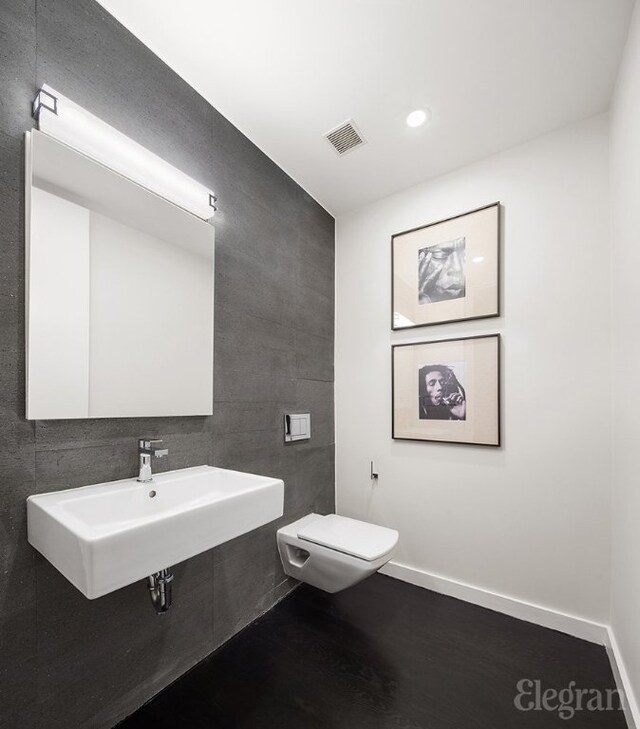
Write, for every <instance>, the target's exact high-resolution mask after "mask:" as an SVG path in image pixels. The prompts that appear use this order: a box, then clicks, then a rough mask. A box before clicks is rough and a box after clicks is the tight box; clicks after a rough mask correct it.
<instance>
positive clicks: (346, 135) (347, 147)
mask: <svg viewBox="0 0 640 729" xmlns="http://www.w3.org/2000/svg"><path fill="white" fill-rule="evenodd" d="M324 136H325V137H326V138H327V139H328V140H329V142H330V144H331V146H332V147H333V148H334V149H335V150H336V152H337V153H338V154H339V155H343V154H346V153H347V152H351V150H353V149H355V148H356V147H360V146H362V145H363V144H364V143H365V140H364V137H363V136H362V134H360V132H359V131H358V129H357V128H356V125H355V123H354V122H353V120H352V119H348V120H347V121H346V122H343V123H342V124H340V126H337V127H336V128H335V129H332V130H331V131H329V132H327V133H326V134H325V135H324Z"/></svg>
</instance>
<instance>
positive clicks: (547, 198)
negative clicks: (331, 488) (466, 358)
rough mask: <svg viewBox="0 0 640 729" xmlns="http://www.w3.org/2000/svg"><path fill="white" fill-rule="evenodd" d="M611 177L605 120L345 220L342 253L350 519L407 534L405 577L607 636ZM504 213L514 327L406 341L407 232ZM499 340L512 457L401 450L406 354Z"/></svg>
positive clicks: (340, 417) (340, 345)
mask: <svg viewBox="0 0 640 729" xmlns="http://www.w3.org/2000/svg"><path fill="white" fill-rule="evenodd" d="M427 133H428V132H427ZM608 166H609V148H608V119H607V117H606V116H600V117H596V118H593V119H590V120H587V121H585V122H582V123H580V124H578V125H575V126H572V127H570V128H567V129H564V130H561V131H559V132H556V133H553V134H550V135H547V136H545V137H542V138H539V139H537V140H534V141H533V142H530V143H528V144H526V145H522V146H519V147H517V148H514V149H511V150H509V151H507V152H505V153H502V154H500V155H496V156H493V157H491V158H488V159H486V160H484V161H482V162H479V163H476V164H474V165H471V166H468V167H465V168H463V169H461V170H459V171H456V172H454V173H452V174H449V175H447V176H445V177H441V178H439V179H437V180H434V181H431V182H428V183H425V184H422V185H419V186H417V187H414V188H411V189H409V190H406V191H404V192H402V193H400V194H397V195H394V196H392V197H389V198H386V199H384V200H382V201H380V202H378V203H376V204H375V205H369V206H367V207H365V208H362V209H359V210H357V211H355V212H352V213H350V214H347V215H344V216H343V217H341V218H339V219H338V221H337V241H336V259H337V260H336V287H337V300H336V306H337V314H336V317H337V323H336V426H337V438H336V440H337V468H336V476H337V506H338V512H339V513H341V514H344V515H347V516H353V517H356V518H361V519H365V520H368V521H372V522H375V523H379V524H384V525H387V526H390V527H395V528H397V529H399V531H400V534H401V541H400V545H399V550H398V553H397V556H396V560H397V561H399V562H402V563H405V564H407V565H410V566H413V567H416V568H418V569H421V570H424V571H426V572H430V573H436V574H439V575H442V576H445V577H447V578H451V579H455V580H459V581H462V582H466V583H469V584H471V585H476V586H479V587H481V588H484V589H487V590H492V591H497V592H500V593H503V594H505V595H508V596H511V597H514V598H518V599H524V600H527V601H530V602H534V603H538V604H540V605H542V606H547V607H550V608H554V609H558V610H561V611H565V612H568V613H572V614H574V615H578V616H582V617H585V618H588V619H591V620H595V621H602V622H606V621H607V618H608V609H609V576H610V575H609V572H610V569H609V568H610V521H609V513H610V506H611V505H610V475H611V472H610V469H611V461H610V441H611V390H612V388H611V384H612V383H611V377H610V371H609V363H610V346H611V342H610V334H609V324H610V296H611V290H610V269H609V266H610V259H609V233H610V231H609V193H608ZM496 200H500V201H501V202H502V204H503V206H504V252H503V272H504V307H503V311H504V315H503V316H502V317H500V318H495V319H488V320H484V321H475V322H466V323H457V324H444V325H438V326H435V327H426V328H424V329H421V330H413V331H405V332H395V333H392V332H391V331H390V329H389V320H390V236H391V234H393V233H396V232H399V231H402V230H406V229H409V228H412V227H414V226H418V225H421V224H424V223H428V222H431V221H436V220H439V219H442V218H446V217H449V216H451V215H454V214H457V213H461V212H464V211H466V210H470V209H472V208H477V207H479V206H481V205H485V204H488V203H492V202H495V201H496ZM637 207H640V206H637ZM629 275H632V272H630V273H629ZM491 332H501V333H502V335H503V352H504V357H503V367H502V372H503V411H502V417H503V420H502V422H503V443H504V444H503V447H502V448H500V449H492V448H486V447H485V448H481V447H472V446H463V445H444V444H436V443H412V442H402V441H392V440H391V436H390V433H391V395H390V382H391V372H390V369H391V368H390V347H391V344H392V343H398V342H405V341H410V340H412V339H413V340H424V339H440V338H443V337H456V336H465V335H469V334H473V333H491ZM636 451H638V449H636ZM371 458H374V459H375V461H376V465H377V467H378V470H379V472H380V479H379V482H378V484H377V485H375V486H373V487H372V486H371V484H370V481H369V460H370V459H371Z"/></svg>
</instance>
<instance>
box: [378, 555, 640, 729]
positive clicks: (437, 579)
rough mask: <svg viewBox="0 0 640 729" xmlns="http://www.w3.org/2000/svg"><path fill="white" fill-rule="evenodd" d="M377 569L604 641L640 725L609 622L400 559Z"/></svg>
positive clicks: (632, 720) (634, 723)
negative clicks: (469, 582) (503, 593)
mask: <svg viewBox="0 0 640 729" xmlns="http://www.w3.org/2000/svg"><path fill="white" fill-rule="evenodd" d="M380 572H381V573H382V574H384V575H387V576H389V577H394V578H395V579H397V580H402V581H403V582H409V583H411V584H412V585H417V586H418V587H424V588H426V589H427V590H433V591H434V592H439V593H440V594H442V595H449V596H450V597H455V598H457V599H458V600H464V601H465V602H470V603H473V604H474V605H480V606H481V607H485V608H488V609H489V610H495V611H496V612H499V613H504V614H505V615H510V616H511V617H513V618H518V619H520V620H525V621H526V622H528V623H535V624H536V625H542V626H543V627H545V628H551V629H552V630H559V631H560V632H561V633H567V634H569V635H573V636H575V637H576V638H582V640H588V641H589V642H591V643H598V644H599V645H604V646H605V647H606V649H607V654H608V656H609V661H610V663H611V670H612V672H613V677H614V679H615V682H616V686H617V688H618V690H619V691H620V693H621V694H623V695H624V697H625V699H626V700H625V702H624V713H625V718H626V720H627V724H628V725H629V729H640V710H639V707H638V702H637V701H636V697H635V694H634V692H633V687H632V686H631V682H630V681H629V675H628V673H627V670H626V668H625V665H624V661H623V660H622V654H621V653H620V649H619V647H618V644H617V642H616V639H615V635H614V634H613V631H612V630H611V628H610V627H609V626H608V625H603V624H602V623H595V622H593V621H592V620H587V619H586V618H581V617H579V616H577V615H570V614H568V613H564V612H561V611H560V610H554V609H553V608H548V607H544V606H542V605H536V604H534V603H531V602H526V601H525V600H518V599H516V598H513V597H509V596H508V595H501V594H500V593H498V592H492V591H491V590H485V589H483V588H482V587H476V586H474V585H468V584H466V583H465V582H459V581H458V580H452V579H450V578H449V577H442V576H441V575H435V574H432V573H430V572H424V571H423V570H419V569H417V568H416V567H410V566H409V565H406V564H401V563H400V562H394V561H391V562H388V563H387V564H386V565H385V566H384V567H383V568H382V569H381V570H380Z"/></svg>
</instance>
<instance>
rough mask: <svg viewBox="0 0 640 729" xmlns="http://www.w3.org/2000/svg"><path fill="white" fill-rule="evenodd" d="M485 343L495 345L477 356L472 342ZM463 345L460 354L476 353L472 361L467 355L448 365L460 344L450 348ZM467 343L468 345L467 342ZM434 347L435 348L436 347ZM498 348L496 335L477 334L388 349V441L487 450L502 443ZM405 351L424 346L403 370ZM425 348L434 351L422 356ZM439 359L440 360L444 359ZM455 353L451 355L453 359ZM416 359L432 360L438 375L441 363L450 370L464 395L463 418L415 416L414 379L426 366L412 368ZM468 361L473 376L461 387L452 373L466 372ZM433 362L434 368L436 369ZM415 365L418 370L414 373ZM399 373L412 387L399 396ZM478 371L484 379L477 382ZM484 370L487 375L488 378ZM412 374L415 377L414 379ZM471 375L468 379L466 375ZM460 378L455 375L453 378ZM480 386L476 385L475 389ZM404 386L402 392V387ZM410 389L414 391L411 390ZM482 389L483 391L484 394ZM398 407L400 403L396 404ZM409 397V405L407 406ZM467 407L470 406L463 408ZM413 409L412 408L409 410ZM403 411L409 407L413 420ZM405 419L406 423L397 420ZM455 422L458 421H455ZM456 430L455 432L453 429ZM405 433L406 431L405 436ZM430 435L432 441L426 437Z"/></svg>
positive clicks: (499, 339) (499, 341) (417, 397)
mask: <svg viewBox="0 0 640 729" xmlns="http://www.w3.org/2000/svg"><path fill="white" fill-rule="evenodd" d="M489 340H494V342H493V343H494V345H495V347H493V348H492V347H488V348H487V347H483V348H484V349H485V350H486V351H485V352H484V353H482V356H479V354H480V353H479V351H478V350H479V349H480V347H479V345H477V344H476V345H475V347H474V346H473V345H472V344H471V343H474V342H475V343H478V342H483V343H487V344H488V343H489ZM460 342H464V343H465V344H464V345H463V346H462V349H463V350H465V351H466V350H467V349H469V352H471V350H473V349H475V350H476V351H475V352H474V357H473V358H472V357H468V358H465V359H463V360H459V361H457V362H456V363H455V365H451V361H450V359H451V356H452V355H453V352H456V351H457V352H459V351H460V346H459V345H457V344H456V345H455V346H453V345H454V343H460ZM467 343H468V344H467ZM436 345H440V346H439V347H438V346H436ZM501 347H502V337H501V335H500V334H498V333H495V334H482V335H477V336H468V337H453V338H449V339H435V340H430V341H420V342H406V343H402V344H394V345H392V347H391V437H392V439H393V440H408V441H418V442H436V443H453V444H457V445H478V446H487V447H497V448H499V447H501V445H502V425H501V411H502V403H501V388H502V384H501ZM407 348H414V350H415V349H416V348H424V350H425V351H424V354H423V353H421V356H420V357H416V356H415V352H414V353H412V354H414V359H413V362H412V363H411V365H410V366H407V362H403V363H399V362H398V353H400V352H401V351H402V352H406V351H408V350H407ZM429 348H432V349H433V352H432V353H430V354H427V352H426V350H428V349H429ZM447 351H449V352H450V354H449V355H448V358H449V363H447V355H446V352H447ZM443 355H444V356H443ZM459 356H460V355H459V354H456V355H455V358H456V359H457V358H458V357H459ZM421 359H425V360H428V359H430V360H431V365H432V366H433V369H431V370H430V371H431V372H435V371H437V370H438V369H439V368H440V369H441V368H442V365H444V366H445V368H446V369H450V370H451V371H452V372H454V380H455V384H456V385H458V387H460V389H461V390H462V394H463V395H464V404H465V417H463V418H460V417H455V418H449V419H445V418H443V417H435V418H433V419H430V418H429V417H428V416H424V417H423V416H422V415H421V414H420V412H419V409H420V408H421V405H420V401H421V397H420V384H419V378H420V375H421V372H422V370H423V369H424V368H425V367H426V366H428V363H427V365H422V366H420V365H416V362H419V361H420V360H421ZM471 360H473V365H472V366H474V367H475V368H476V370H478V368H479V371H476V372H473V371H470V372H467V377H466V378H465V380H464V381H463V382H462V383H460V382H458V380H457V379H456V376H455V370H456V367H459V366H460V365H463V369H464V368H466V363H467V362H468V361H471ZM483 360H484V361H483ZM436 363H437V366H436ZM416 366H417V367H418V370H417V371H416ZM400 369H403V373H402V374H403V376H404V377H409V378H413V384H411V382H409V383H408V384H404V385H403V394H402V397H401V398H399V396H398V392H397V390H398V389H399V388H398V377H399V375H398V372H399V370H400ZM483 370H484V371H485V375H484V376H485V381H484V382H483V381H482V377H483V374H482V373H483ZM486 371H488V372H489V376H488V377H487V375H486ZM416 374H417V375H418V377H416ZM469 375H470V376H469ZM458 376H459V375H458ZM470 383H474V384H473V387H474V390H475V391H473V392H471V396H470V393H469V390H468V386H469V384H470ZM478 383H479V387H477V388H476V385H477V384H478ZM407 387H408V388H409V390H408V392H409V394H407V391H406V388H407ZM413 388H415V391H414V390H413ZM483 390H484V391H483ZM400 399H401V400H402V403H401V404H400V405H399V400H400ZM412 399H413V404H412ZM483 401H488V405H489V409H490V412H488V413H486V414H485V417H486V418H487V419H488V422H487V423H485V424H484V426H483V423H482V422H481V421H480V420H479V418H480V417H481V414H480V413H479V410H480V405H481V404H482V403H483ZM468 405H471V407H470V408H468ZM414 406H415V407H414ZM400 407H401V408H402V418H401V417H400V411H399V408H400ZM407 409H409V410H410V409H414V415H415V417H413V416H411V415H410V414H409V413H408V411H407ZM402 419H404V421H405V422H402ZM456 421H457V422H456ZM460 421H464V423H463V424H462V426H463V427H460ZM482 427H484V431H483V432H485V431H486V433H487V435H486V437H484V438H477V437H476V438H465V436H467V435H468V433H469V432H470V431H474V432H478V430H480V429H482ZM456 428H457V430H456ZM407 433H411V434H410V435H407ZM456 433H457V434H458V435H459V436H460V437H457V438H454V437H448V436H451V434H456ZM429 435H431V437H428V436H429Z"/></svg>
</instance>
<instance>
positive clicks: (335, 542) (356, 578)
mask: <svg viewBox="0 0 640 729" xmlns="http://www.w3.org/2000/svg"><path fill="white" fill-rule="evenodd" d="M277 539H278V550H279V551H280V559H281V560H282V566H283V567H284V571H285V573H286V574H287V575H289V576H290V577H295V578H296V579H297V580H300V581H301V582H306V583H308V584H309V585H313V586H314V587H318V588H320V589H321V590H324V591H325V592H338V591H339V590H344V589H346V588H347V587H351V585H355V584H356V583H358V582H360V581H362V580H364V579H365V578H367V577H369V576H370V575H372V574H373V573H374V572H377V571H378V570H379V569H380V567H382V566H383V565H385V564H386V563H387V562H388V561H389V560H390V559H391V556H392V554H393V549H394V547H395V546H396V544H397V543H398V532H397V531H396V530H395V529H388V528H387V527H381V526H377V525H376V524H368V523H367V522H364V521H358V520H357V519H349V518H348V517H345V516H338V515H336V514H328V515H327V516H321V515H320V514H308V515H307V516H304V517H303V518H302V519H298V521H294V522H293V523H291V524H288V525H287V526H284V527H282V528H281V529H278V535H277Z"/></svg>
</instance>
